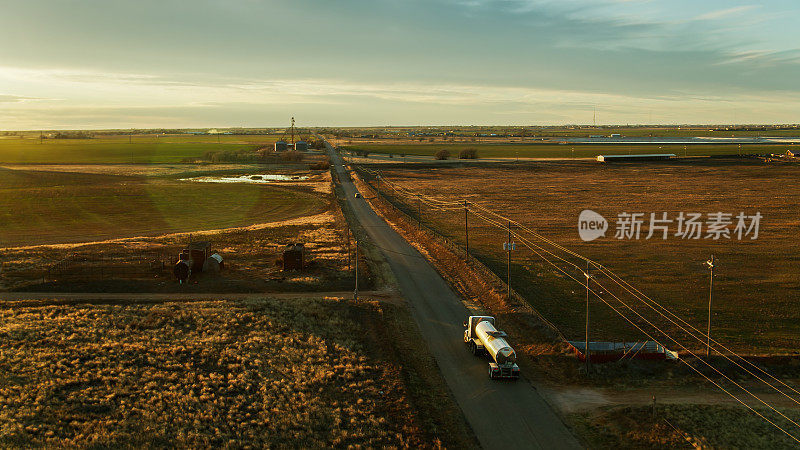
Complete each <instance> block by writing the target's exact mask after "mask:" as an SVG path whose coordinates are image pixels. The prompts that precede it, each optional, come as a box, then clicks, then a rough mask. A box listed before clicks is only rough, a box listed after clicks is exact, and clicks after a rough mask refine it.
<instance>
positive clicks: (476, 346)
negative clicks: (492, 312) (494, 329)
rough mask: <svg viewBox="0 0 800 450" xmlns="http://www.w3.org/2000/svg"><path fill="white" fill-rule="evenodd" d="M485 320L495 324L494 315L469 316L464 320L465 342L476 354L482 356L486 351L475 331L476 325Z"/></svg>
mask: <svg viewBox="0 0 800 450" xmlns="http://www.w3.org/2000/svg"><path fill="white" fill-rule="evenodd" d="M483 321H487V322H490V323H492V324H493V325H494V317H492V316H469V317H468V318H467V321H466V322H464V342H465V343H466V344H467V346H468V347H469V350H470V351H471V352H472V354H473V355H475V356H480V355H482V354H483V353H485V352H486V349H485V348H484V346H483V343H482V342H481V340H480V338H478V335H477V334H476V333H475V325H477V324H479V323H481V322H483Z"/></svg>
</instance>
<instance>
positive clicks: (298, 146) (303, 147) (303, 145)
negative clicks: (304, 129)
mask: <svg viewBox="0 0 800 450" xmlns="http://www.w3.org/2000/svg"><path fill="white" fill-rule="evenodd" d="M294 149H295V150H297V151H298V152H307V151H308V142H306V141H297V142H296V143H295V144H294Z"/></svg>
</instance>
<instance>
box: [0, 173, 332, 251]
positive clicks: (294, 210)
mask: <svg viewBox="0 0 800 450" xmlns="http://www.w3.org/2000/svg"><path fill="white" fill-rule="evenodd" d="M63 170H69V168H68V167H67V168H65V169H63ZM329 201H330V200H329V199H326V198H325V197H324V196H323V195H321V194H319V193H317V192H314V191H313V190H312V189H311V188H309V187H299V186H293V185H291V184H288V185H285V186H275V185H252V184H219V183H195V182H190V181H180V180H179V179H178V176H177V175H176V176H171V177H161V176H133V175H108V174H96V173H73V172H56V171H36V170H9V169H2V168H0V247H10V246H17V245H35V244H46V243H62V242H87V241H93V240H100V239H110V238H116V237H128V236H141V235H161V234H167V233H171V232H181V231H196V230H205V229H217V228H226V227H234V226H243V225H251V224H254V223H265V222H271V221H281V220H286V219H291V218H295V217H302V216H306V215H310V214H316V213H319V212H322V211H324V210H326V209H327V208H328V207H329Z"/></svg>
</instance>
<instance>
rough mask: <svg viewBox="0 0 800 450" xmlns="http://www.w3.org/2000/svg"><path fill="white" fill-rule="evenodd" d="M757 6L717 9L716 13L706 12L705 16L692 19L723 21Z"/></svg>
mask: <svg viewBox="0 0 800 450" xmlns="http://www.w3.org/2000/svg"><path fill="white" fill-rule="evenodd" d="M758 7H759V6H758V5H743V6H735V7H733V8H726V9H719V10H716V11H711V12H707V13H705V14H701V15H699V16H696V17H694V20H718V19H723V18H726V17H730V16H735V15H738V14H742V13H745V12H747V11H752V10H754V9H756V8H758Z"/></svg>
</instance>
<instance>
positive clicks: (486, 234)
mask: <svg viewBox="0 0 800 450" xmlns="http://www.w3.org/2000/svg"><path fill="white" fill-rule="evenodd" d="M382 170H383V173H384V176H386V177H387V179H390V180H391V181H393V182H397V183H399V184H400V185H402V186H405V187H407V188H410V189H412V190H414V191H416V192H419V193H422V194H423V195H426V196H431V197H434V198H438V199H440V200H460V199H469V200H471V201H474V202H476V203H479V204H481V205H484V206H486V207H488V208H491V209H492V210H495V211H498V212H501V213H503V214H505V215H507V216H510V217H511V218H513V219H515V220H517V221H520V222H522V223H523V224H526V225H527V226H529V227H531V228H534V229H535V230H537V231H538V232H539V233H540V234H542V235H544V236H546V237H547V238H549V239H552V240H554V241H556V242H558V243H560V244H562V245H564V246H566V247H568V248H570V249H572V250H574V251H577V252H578V253H580V254H583V255H585V256H587V257H590V258H592V259H593V260H595V261H598V262H600V263H601V264H603V265H605V266H607V267H609V268H611V269H612V270H615V271H616V272H617V273H618V274H619V275H621V276H622V277H623V278H624V279H626V280H627V281H629V282H631V283H632V284H633V285H634V286H635V287H637V288H639V289H640V290H641V291H643V292H644V293H645V294H647V295H649V296H650V297H652V298H653V299H655V300H657V301H659V302H661V303H662V304H663V305H665V306H667V307H668V308H670V309H671V310H672V311H674V312H675V313H677V314H678V315H680V316H681V317H683V318H684V319H686V320H687V321H688V322H689V323H691V324H692V325H694V326H696V327H697V328H699V329H702V330H704V329H705V323H706V319H707V307H708V306H707V301H708V297H707V295H708V270H707V269H706V268H705V267H704V266H703V263H704V262H705V261H706V260H707V259H708V258H709V257H710V256H711V255H712V254H714V255H715V256H716V258H717V264H718V265H717V276H716V277H715V279H716V280H715V302H714V305H715V306H714V328H713V331H712V334H713V335H714V336H715V338H716V339H718V340H719V341H720V342H722V343H724V344H725V345H729V346H732V347H733V348H735V349H737V350H739V351H744V352H750V353H756V354H760V353H768V354H794V352H796V349H797V347H798V344H800V340H798V336H800V328H798V323H800V309H798V308H797V307H796V305H795V303H796V300H797V293H798V290H799V289H800V271H798V270H797V267H798V266H797V264H798V261H799V260H798V255H797V246H796V237H797V235H798V232H800V218H799V217H798V216H797V208H796V205H797V200H796V195H794V194H793V191H792V190H791V189H789V188H788V187H789V186H792V185H793V183H794V182H795V180H796V179H797V176H798V175H799V174H800V166H798V165H793V164H774V165H770V164H764V163H762V162H752V161H706V162H694V163H687V162H677V163H657V164H641V163H639V164H619V165H599V164H595V163H588V162H587V163H581V162H547V163H536V164H533V163H531V164H520V165H507V166H501V167H493V168H488V167H487V168H478V167H452V168H422V167H419V168H413V167H403V168H398V167H395V168H392V169H386V168H382ZM382 189H384V188H383V187H382ZM405 201H406V206H405V208H406V210H407V211H408V212H410V213H411V214H416V210H417V207H418V205H417V202H416V201H414V200H413V199H406V200H405ZM584 209H592V210H594V211H597V212H599V213H600V214H602V215H604V216H605V217H606V218H607V219H609V222H610V223H609V225H610V229H609V232H608V233H607V236H606V237H605V238H601V239H599V240H597V241H593V242H583V241H581V239H580V238H579V236H578V232H577V221H578V215H579V213H580V212H581V211H582V210H584ZM681 211H684V212H687V213H688V212H701V213H703V214H707V213H713V212H718V211H722V212H729V213H734V214H737V213H739V212H740V211H745V212H747V213H748V214H754V213H755V212H756V211H758V212H760V213H761V214H762V215H763V219H762V220H761V226H760V235H759V237H758V239H757V240H750V239H745V240H741V241H738V240H736V239H732V240H727V239H722V240H718V241H714V240H710V239H700V240H685V239H681V238H679V237H675V236H670V238H669V239H667V240H661V239H650V240H646V239H644V236H645V235H646V231H647V225H645V226H644V227H643V230H644V231H645V234H644V235H643V236H642V238H641V239H639V240H633V239H630V240H628V239H625V240H618V239H615V238H614V232H615V229H614V228H615V225H614V222H615V221H616V218H617V215H618V214H619V213H622V212H642V213H647V214H648V216H649V213H650V212H655V213H660V212H668V213H669V216H670V217H673V218H674V217H676V216H677V214H678V213H679V212H681ZM471 216H472V217H471V218H470V249H471V250H472V251H473V252H474V253H475V255H477V256H478V257H479V258H481V259H482V260H483V261H484V262H485V263H486V264H487V265H488V266H489V267H490V268H492V269H493V270H494V271H495V272H496V273H497V274H498V275H499V276H501V277H502V278H505V276H506V267H505V266H506V264H505V259H506V254H505V252H504V251H503V249H502V244H503V242H504V241H505V239H506V233H505V232H504V231H502V230H499V229H497V228H495V227H492V226H489V225H488V224H486V223H482V222H481V221H480V220H479V219H478V218H477V217H475V216H474V215H471ZM422 218H423V221H424V222H425V223H427V224H429V225H432V226H433V227H434V228H436V229H438V230H439V231H440V232H442V233H443V234H445V235H447V236H450V237H452V238H453V239H454V240H456V241H458V242H461V243H462V244H463V241H464V213H463V211H453V212H435V211H433V210H431V209H430V208H426V207H425V206H424V205H423V208H422ZM673 227H674V225H673ZM675 231H676V230H675V229H674V228H672V232H673V233H674V232H675ZM512 274H513V281H512V285H513V287H514V288H515V289H516V290H517V291H518V292H519V293H520V294H522V295H523V296H524V297H525V298H526V299H527V300H528V301H529V302H530V303H531V304H533V305H534V306H535V307H536V308H537V309H538V310H539V311H540V312H542V313H543V314H544V315H545V316H546V317H547V318H548V319H549V320H551V321H552V322H554V323H555V324H556V325H557V326H558V327H559V328H560V329H561V330H562V332H563V333H564V334H565V335H566V336H567V338H569V339H581V338H582V337H583V331H584V317H585V315H584V304H585V300H584V298H585V297H584V295H585V294H584V292H585V291H584V289H582V287H581V286H580V285H578V284H577V283H575V282H573V281H572V280H568V279H567V278H566V277H564V276H559V275H556V273H555V272H554V270H553V268H552V266H550V265H549V264H547V263H545V262H543V261H542V260H541V259H540V258H539V257H537V256H536V255H534V254H533V253H532V252H530V251H529V250H527V249H526V248H525V247H523V246H522V245H519V246H518V247H517V251H516V252H514V254H513V264H512ZM597 281H599V282H601V283H603V282H604V280H603V279H598V280H597ZM605 282H606V284H608V282H607V280H605ZM635 309H636V310H637V311H639V312H641V313H642V314H643V315H645V317H648V318H649V319H651V320H654V321H655V323H656V324H657V325H659V326H660V327H663V329H664V330H666V331H668V332H669V333H671V334H673V335H676V336H680V337H685V336H684V335H682V334H681V333H679V332H678V331H677V330H676V328H675V327H674V326H673V325H671V324H669V323H666V321H658V320H657V319H656V318H657V316H655V315H654V314H653V313H652V311H650V310H648V309H646V308H644V307H643V306H641V305H640V304H639V305H638V306H635ZM631 315H632V314H631ZM592 318H593V320H592V327H591V329H592V339H597V340H600V339H608V340H622V339H628V340H632V339H642V338H644V336H643V335H642V334H641V333H640V332H638V331H637V330H635V329H634V328H633V327H632V326H631V325H630V324H629V323H627V322H626V321H624V320H622V319H620V318H619V317H618V316H617V315H616V314H615V313H614V312H613V311H611V310H610V309H609V308H607V307H605V306H604V305H602V304H601V303H600V302H599V301H596V300H595V302H594V306H593V311H592ZM656 336H657V337H659V338H661V337H662V336H661V335H659V334H656ZM684 342H691V340H688V339H686V340H684ZM690 345H691V347H690V348H702V346H701V344H700V343H699V342H697V341H694V344H690Z"/></svg>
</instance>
